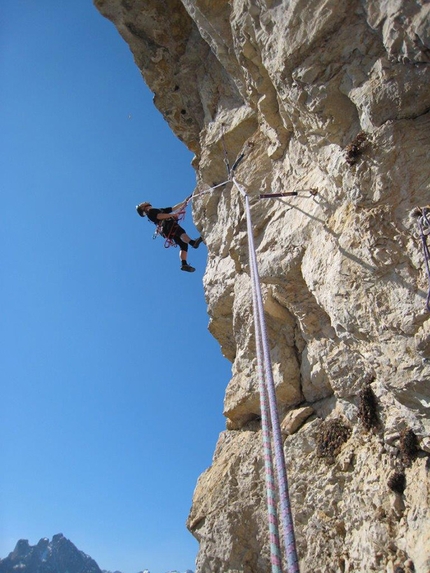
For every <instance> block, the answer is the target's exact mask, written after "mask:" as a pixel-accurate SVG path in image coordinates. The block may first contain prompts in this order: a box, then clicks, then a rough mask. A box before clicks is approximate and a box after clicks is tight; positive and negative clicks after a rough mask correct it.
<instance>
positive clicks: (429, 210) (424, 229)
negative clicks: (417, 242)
mask: <svg viewBox="0 0 430 573" xmlns="http://www.w3.org/2000/svg"><path fill="white" fill-rule="evenodd" d="M419 211H420V217H419V219H418V228H419V231H420V238H421V243H422V246H423V252H424V261H425V265H426V271H427V280H428V293H427V298H426V308H427V310H428V312H430V249H429V246H428V244H427V238H428V237H429V236H430V207H423V208H421V209H420V210H419Z"/></svg>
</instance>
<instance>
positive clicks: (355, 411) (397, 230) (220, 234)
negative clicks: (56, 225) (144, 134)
mask: <svg viewBox="0 0 430 573" xmlns="http://www.w3.org/2000/svg"><path fill="white" fill-rule="evenodd" d="M95 5H96V6H97V8H98V9H99V10H100V12H101V13H102V14H103V15H105V16H106V17H108V18H109V19H111V20H112V21H113V22H114V24H115V25H116V27H117V28H118V30H119V32H120V33H121V35H122V36H123V38H124V39H125V41H126V42H128V44H129V46H130V48H131V50H132V52H133V55H134V58H135V61H136V64H137V65H138V66H139V68H140V69H141V71H142V75H143V77H144V79H145V81H146V82H147V84H148V86H149V87H150V89H151V90H152V91H153V92H154V94H155V96H154V103H155V105H156V106H157V107H158V109H159V110H160V112H161V113H162V114H163V116H164V118H165V119H166V121H167V122H168V123H169V125H170V127H171V129H172V130H173V131H174V133H175V134H176V135H177V136H178V137H179V138H180V139H181V140H182V141H183V142H184V143H185V144H186V145H187V146H188V147H189V149H191V150H192V151H193V152H194V153H195V159H194V167H195V169H196V174H197V188H196V191H195V193H196V194H197V193H199V192H201V191H204V190H207V189H209V188H211V187H213V186H214V185H215V184H218V183H221V182H223V181H225V180H226V179H227V175H226V163H225V159H226V156H227V158H228V161H229V164H230V166H232V165H233V163H234V161H235V159H236V158H237V157H238V155H239V154H240V153H241V152H243V153H244V154H245V157H244V159H243V161H242V162H241V163H240V164H239V166H238V167H237V170H236V177H237V179H238V180H239V181H240V182H241V183H242V184H243V185H244V186H245V187H246V189H247V190H248V193H249V195H250V198H251V205H252V215H253V219H254V227H255V241H256V245H257V254H258V260H259V265H260V274H261V278H262V287H263V293H264V297H265V309H266V312H267V323H268V330H269V337H270V344H271V352H272V360H273V366H274V378H275V384H276V388H277V393H278V400H279V407H280V414H281V419H283V435H284V438H285V452H286V458H287V465H288V474H289V481H290V490H291V491H290V494H291V502H292V506H293V512H294V519H295V527H296V536H297V543H298V551H299V557H300V567H301V571H302V572H312V573H317V572H321V573H322V572H329V571H333V572H337V571H342V572H350V571H358V572H364V571H378V572H382V571H384V572H385V571H386V572H387V573H394V572H395V571H396V572H397V573H400V571H404V572H412V571H416V572H418V573H428V571H430V513H429V503H430V495H429V473H430V464H429V458H428V453H429V452H430V438H429V433H430V421H429V413H430V381H429V374H430V321H429V318H430V314H429V313H428V312H427V311H426V310H425V298H426V295H427V289H428V283H427V277H426V269H425V264H424V256H423V252H422V249H421V244H420V239H419V236H418V232H417V218H416V217H414V216H413V214H412V215H411V213H412V212H413V211H414V210H415V209H416V208H418V207H424V206H425V205H427V204H428V203H430V188H429V181H430V112H429V110H430V80H429V78H430V29H429V20H430V19H429V11H430V4H429V3H428V2H427V1H426V0H384V1H381V2H375V1H373V0H360V1H359V0H345V1H344V2H338V1H337V0H313V1H312V2H307V1H305V0H289V1H287V0H230V1H228V0H217V1H216V2H215V1H213V0H182V1H180V0H166V1H160V0H122V1H121V0H95ZM293 191H297V192H298V196H289V197H285V198H280V199H261V200H259V195H260V194H261V193H270V192H272V193H280V192H293ZM193 211H194V218H195V222H196V224H197V226H198V228H199V229H200V230H201V232H202V235H203V237H204V238H205V242H206V244H207V247H208V253H209V254H208V264H207V270H206V274H205V279H204V287H205V292H206V298H207V303H208V313H209V317H210V321H209V329H210V331H211V333H212V334H213V335H214V336H215V337H216V339H217V340H218V341H219V344H220V346H221V349H222V352H223V354H224V355H225V356H226V357H227V358H228V359H229V360H231V362H232V378H231V380H230V382H229V383H228V386H227V388H226V394H225V402H224V413H225V416H226V419H227V427H226V431H225V432H224V433H223V434H222V435H221V436H220V438H219V442H218V445H217V448H216V451H215V454H214V458H213V464H212V466H211V467H210V468H209V469H208V470H207V471H206V472H205V473H204V474H203V475H202V476H201V477H200V478H199V480H198V483H197V487H196V490H195V495H194V500H193V506H192V509H191V513H190V516H189V519H188V527H189V528H190V530H191V532H192V533H193V534H194V535H195V536H196V538H197V539H198V540H199V542H200V551H199V554H198V557H197V571H198V572H199V573H238V572H241V573H265V572H267V571H269V570H270V565H269V561H268V559H269V557H268V545H267V537H268V536H267V525H266V507H265V494H264V481H263V463H262V446H261V435H260V432H261V429H260V421H259V415H260V406H259V396H258V384H257V380H256V359H255V342H254V336H253V325H252V312H251V293H250V277H249V265H248V256H247V242H246V222H245V219H244V205H243V199H242V197H241V196H240V195H239V194H238V192H237V191H236V190H235V189H234V188H232V185H231V183H228V184H227V185H226V186H225V187H220V188H217V189H216V190H214V191H212V192H210V193H206V194H203V195H200V196H199V197H198V198H196V199H195V200H194V202H193ZM369 387H370V390H369ZM369 396H372V397H373V398H372V399H370V398H369ZM207 407H208V408H218V407H220V405H217V404H209V405H208V406H207ZM284 418H285V419H284ZM335 419H337V420H339V421H341V422H342V424H343V425H344V426H346V427H347V428H349V430H350V432H349V434H348V435H349V438H348V439H347V441H346V442H344V443H343V444H342V445H341V447H340V448H338V449H337V451H336V452H334V453H333V452H329V453H330V455H327V447H328V446H329V445H330V444H328V443H327V440H328V438H327V435H330V434H327V435H326V434H325V433H324V432H325V431H326V428H327V424H328V423H329V422H330V420H335ZM324 439H326V441H325V442H324ZM328 441H329V440H328ZM323 446H324V447H323ZM324 448H326V449H324ZM396 568H397V569H396ZM398 568H401V569H398Z"/></svg>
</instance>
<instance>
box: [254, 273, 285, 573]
mask: <svg viewBox="0 0 430 573" xmlns="http://www.w3.org/2000/svg"><path fill="white" fill-rule="evenodd" d="M253 275H254V268H253V267H251V281H252V282H253V280H254V278H253ZM252 299H253V311H254V329H255V344H256V351H257V364H258V380H259V392H260V409H261V428H262V435H263V452H264V470H265V483H266V500H267V512H268V518H269V519H268V521H269V538H270V563H271V566H272V573H282V557H281V555H282V553H281V545H280V541H279V521H278V511H277V508H276V505H277V504H276V482H275V475H274V471H273V453H272V444H271V427H270V415H269V403H268V397H267V392H266V384H265V380H264V368H263V341H262V338H261V328H260V320H259V317H258V312H257V299H256V293H255V289H254V288H253V289H252Z"/></svg>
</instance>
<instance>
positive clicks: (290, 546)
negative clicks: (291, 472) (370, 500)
mask: <svg viewBox="0 0 430 573" xmlns="http://www.w3.org/2000/svg"><path fill="white" fill-rule="evenodd" d="M233 183H234V184H235V186H236V187H237V189H238V191H239V192H240V193H241V194H242V195H243V197H244V198H245V211H246V221H247V233H248V247H249V259H250V265H251V268H252V269H253V271H252V275H253V289H254V292H255V300H256V303H257V304H256V306H257V313H258V324H259V328H260V332H261V340H262V351H263V352H262V354H263V357H262V358H263V364H264V373H265V381H266V389H267V395H268V402H269V410H270V420H271V425H272V433H273V445H274V451H275V464H276V472H277V478H278V482H277V483H278V488H279V503H280V508H281V521H282V524H283V529H284V531H283V535H284V544H285V551H286V557H287V565H288V572H289V573H299V563H298V558H297V550H296V540H295V535H294V524H293V518H292V512H291V505H290V500H289V492H288V479H287V470H286V464H285V457H284V450H283V444H282V434H281V427H280V422H279V415H278V407H277V400H276V391H275V383H274V380H273V372H272V362H271V358H270V351H269V344H268V339H267V328H266V322H265V317H264V308H263V297H262V294H261V285H260V277H259V273H258V264H257V256H256V252H255V245H254V237H253V228H252V219H251V210H250V207H249V197H248V194H247V193H246V191H245V190H244V189H243V188H242V186H241V185H240V184H239V183H238V182H237V181H236V179H235V178H234V177H233Z"/></svg>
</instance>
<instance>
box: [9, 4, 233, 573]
mask: <svg viewBox="0 0 430 573" xmlns="http://www.w3.org/2000/svg"><path fill="white" fill-rule="evenodd" d="M0 12H1V14H0V22H1V24H0V26H1V27H0V74H1V76H0V101H1V107H0V158H1V159H0V161H1V170H0V173H1V174H0V189H1V209H0V220H1V221H0V244H1V267H0V268H1V271H0V272H1V280H0V294H1V302H2V312H1V321H0V343H1V344H0V364H1V370H0V376H1V410H2V411H1V416H0V458H1V465H2V470H1V472H0V506H1V507H0V557H6V555H7V554H8V553H9V552H10V551H12V549H13V548H14V546H15V543H16V541H17V540H18V539H20V538H25V539H28V540H29V541H30V543H31V544H35V543H37V542H38V541H39V539H40V538H42V537H49V538H51V537H52V536H53V535H54V534H56V533H63V534H64V535H65V536H66V537H67V538H69V539H70V540H71V541H72V542H73V543H75V545H77V547H78V548H79V549H81V550H82V551H84V552H85V553H88V554H89V555H91V557H93V558H94V559H95V560H96V561H97V563H98V564H99V566H100V567H101V568H102V569H110V570H112V571H113V570H115V569H119V570H121V571H123V572H124V573H137V572H138V571H139V570H142V569H144V568H148V569H149V570H150V571H151V573H165V572H166V571H168V570H170V569H178V570H179V571H183V570H185V569H187V568H189V569H193V570H194V559H195V555H196V553H197V548H198V547H197V542H196V541H195V540H194V539H193V537H192V536H191V534H189V533H188V531H187V530H186V528H185V521H186V518H187V515H188V511H189V508H190V505H191V499H192V493H193V490H194V487H195V484H196V480H197V477H198V476H199V474H200V473H201V472H202V471H204V470H205V469H206V468H207V467H208V466H209V465H210V463H211V458H212V453H213V450H214V447H215V443H216V440H217V437H218V434H219V432H220V431H222V430H223V429H224V419H223V416H222V401H223V395H224V390H225V387H226V385H227V383H228V380H229V378H230V364H229V363H228V362H227V361H226V360H225V359H224V358H223V357H222V355H221V352H220V349H219V346H218V344H217V342H216V341H215V340H214V339H213V338H212V337H211V335H210V334H209V332H208V330H207V323H208V317H207V314H206V304H205V300H204V293H203V288H202V277H203V272H204V267H205V263H206V256H207V251H206V247H205V246H204V245H202V246H201V247H200V249H199V250H198V251H193V252H192V253H191V255H192V256H191V257H190V262H191V263H192V264H194V266H196V267H197V271H196V272H195V273H194V274H188V273H184V272H181V271H180V270H179V259H178V251H177V249H164V247H163V243H162V240H161V239H157V240H155V241H153V240H152V233H153V229H154V228H153V226H152V225H150V224H149V223H148V222H147V221H146V220H145V219H140V218H139V217H138V215H137V214H136V211H135V205H136V204H137V203H139V202H140V201H144V200H148V201H151V202H152V203H153V204H154V205H159V206H168V205H171V204H173V203H176V202H178V201H180V200H182V199H183V198H185V197H186V196H187V195H188V194H189V193H191V192H192V190H193V188H194V184H195V176H194V172H193V170H192V168H191V166H190V162H191V159H192V155H191V154H190V153H189V151H188V150H187V149H186V148H185V147H184V145H183V144H182V143H181V142H180V141H179V140H177V139H176V138H175V137H174V136H173V134H172V133H171V131H170V129H169V127H168V125H167V124H166V123H165V122H164V120H163V118H162V116H161V115H160V114H159V112H158V111H157V110H156V109H155V107H154V106H153V104H152V94H151V93H150V92H149V90H148V89H147V87H146V85H145V84H144V82H143V80H142V78H141V75H140V72H139V70H138V69H137V67H136V65H135V64H134V61H133V57H132V55H131V52H130V51H129V48H128V46H127V45H126V43H125V42H124V41H123V40H122V38H121V37H120V35H119V34H118V32H117V31H116V29H115V28H114V26H113V25H112V23H111V22H109V21H108V20H106V19H104V18H103V17H102V16H101V15H100V14H99V13H98V12H97V10H96V9H95V8H94V7H93V5H92V2H91V0H73V2H58V0H40V1H39V2H35V1H34V0H3V1H2V4H1V8H0ZM184 226H185V228H186V229H188V230H189V232H190V234H191V236H197V232H196V231H195V229H194V227H193V225H192V216H191V213H190V212H188V214H187V217H186V220H185V222H184Z"/></svg>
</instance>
